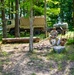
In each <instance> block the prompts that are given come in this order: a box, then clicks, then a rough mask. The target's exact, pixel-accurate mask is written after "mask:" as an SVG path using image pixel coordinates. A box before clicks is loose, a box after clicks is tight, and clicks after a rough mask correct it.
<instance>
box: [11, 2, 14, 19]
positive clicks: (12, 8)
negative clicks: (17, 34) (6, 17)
mask: <svg viewBox="0 0 74 75" xmlns="http://www.w3.org/2000/svg"><path fill="white" fill-rule="evenodd" d="M13 10H14V7H13V1H12V2H11V12H13ZM13 18H14V15H13V13H11V19H13Z"/></svg>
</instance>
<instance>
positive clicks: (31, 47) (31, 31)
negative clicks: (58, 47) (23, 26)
mask: <svg viewBox="0 0 74 75" xmlns="http://www.w3.org/2000/svg"><path fill="white" fill-rule="evenodd" d="M29 51H30V52H33V1H31V12H30V43H29Z"/></svg>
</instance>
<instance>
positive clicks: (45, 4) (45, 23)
mask: <svg viewBox="0 0 74 75" xmlns="http://www.w3.org/2000/svg"><path fill="white" fill-rule="evenodd" d="M44 1H45V2H44V3H45V6H44V16H45V36H46V37H47V21H46V0H44Z"/></svg>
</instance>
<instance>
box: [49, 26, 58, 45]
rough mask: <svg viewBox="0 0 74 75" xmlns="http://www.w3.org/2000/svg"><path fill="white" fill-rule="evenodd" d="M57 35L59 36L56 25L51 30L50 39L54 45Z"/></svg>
mask: <svg viewBox="0 0 74 75" xmlns="http://www.w3.org/2000/svg"><path fill="white" fill-rule="evenodd" d="M57 36H58V32H57V30H56V27H53V30H51V32H50V34H49V41H50V43H51V44H52V45H56V43H57Z"/></svg>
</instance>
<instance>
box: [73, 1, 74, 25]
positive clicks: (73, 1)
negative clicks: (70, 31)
mask: <svg viewBox="0 0 74 75" xmlns="http://www.w3.org/2000/svg"><path fill="white" fill-rule="evenodd" d="M73 26H74V0H73Z"/></svg>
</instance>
